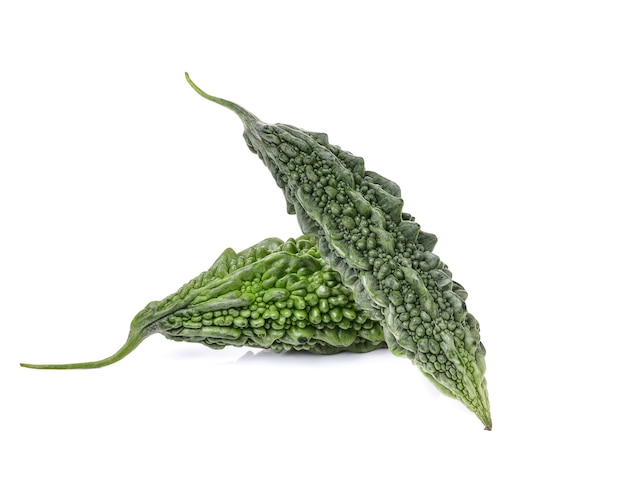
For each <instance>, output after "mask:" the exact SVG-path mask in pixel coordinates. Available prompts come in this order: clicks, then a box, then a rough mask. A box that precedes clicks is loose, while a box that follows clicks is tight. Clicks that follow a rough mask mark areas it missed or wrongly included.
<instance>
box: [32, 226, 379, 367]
mask: <svg viewBox="0 0 626 477" xmlns="http://www.w3.org/2000/svg"><path fill="white" fill-rule="evenodd" d="M155 333H160V334H162V335H164V336H165V337H166V338H169V339H172V340H176V341H188V342H197V343H201V344H204V345H206V346H209V347H211V348H214V349H222V348H224V347H225V346H228V345H231V346H248V347H254V348H263V349H271V350H273V351H276V352H281V351H288V350H296V351H300V350H305V351H309V352H312V353H316V354H333V353H338V352H340V351H353V352H367V351H371V350H374V349H377V348H384V347H385V346H386V342H385V339H384V336H383V332H382V328H381V326H380V323H378V322H376V321H373V320H371V319H370V317H369V314H368V313H367V312H366V311H365V310H361V309H359V308H358V307H357V306H356V304H355V303H354V299H353V296H352V291H351V290H350V289H349V288H347V287H346V286H345V285H343V284H342V283H341V280H340V277H339V274H338V273H337V272H336V271H335V270H333V269H332V268H331V267H330V266H328V264H326V263H325V262H324V261H323V260H322V259H321V257H320V254H319V252H318V250H317V245H316V243H315V240H314V239H313V238H312V237H311V236H307V235H303V236H302V237H299V238H297V239H289V240H287V241H285V242H283V241H281V240H279V239H277V238H271V239H266V240H263V241H261V242H259V243H257V244H256V245H253V246H252V247H249V248H247V249H246V250H244V251H242V252H240V253H235V252H234V251H233V250H232V249H230V248H229V249H226V250H225V251H224V252H223V253H222V254H221V255H220V256H219V258H218V259H217V260H216V261H215V263H214V264H213V265H212V266H211V267H210V268H209V269H208V270H207V271H205V272H204V273H202V274H200V275H199V276H198V277H196V278H194V279H193V280H190V281H189V282H188V283H187V284H185V285H184V286H183V287H181V288H180V289H179V290H178V291H177V292H176V293H173V294H172V295H170V296H168V297H167V298H165V299H163V300H161V301H154V302H151V303H149V304H148V305H147V306H146V307H145V308H144V309H143V310H142V311H140V312H139V313H138V314H137V315H136V316H135V318H134V319H133V321H132V322H131V325H130V332H129V334H128V339H127V341H126V343H125V344H124V345H123V346H122V347H121V348H120V350H119V351H117V352H116V353H115V354H113V355H112V356H110V357H108V358H105V359H102V360H99V361H90V362H84V363H72V364H41V365H37V364H26V363H22V366H24V367H28V368H38V369H75V368H99V367H102V366H107V365H109V364H112V363H115V362H117V361H119V360H120V359H122V358H124V357H125V356H127V355H128V354H129V353H130V352H131V351H133V350H134V349H135V348H136V347H137V346H138V345H139V344H140V343H141V342H142V341H143V340H144V339H146V338H147V337H148V336H151V335H153V334H155Z"/></svg>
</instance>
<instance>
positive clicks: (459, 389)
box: [187, 76, 492, 429]
mask: <svg viewBox="0 0 626 477" xmlns="http://www.w3.org/2000/svg"><path fill="white" fill-rule="evenodd" d="M187 79H188V81H189V83H190V84H191V86H192V87H193V88H194V89H195V90H196V91H197V92H198V93H199V94H200V95H201V96H203V97H205V98H207V99H209V100H211V101H213V102H216V103H218V104H221V105H222V106H225V107H227V108H228V109H230V110H232V111H234V112H235V113H236V114H237V115H238V116H239V117H240V119H241V120H242V122H243V124H244V139H245V141H246V144H247V145H248V147H249V149H250V150H251V151H252V152H253V153H255V154H257V155H258V156H259V157H260V158H261V160H262V161H263V163H264V164H265V165H266V166H267V167H268V169H269V170H270V172H271V173H272V175H273V177H274V179H275V181H276V183H277V185H278V186H279V187H280V188H281V189H282V190H283V192H284V195H285V199H286V201H287V210H288V212H290V213H292V214H296V215H297V218H298V221H299V224H300V226H301V228H302V231H303V232H304V233H305V234H312V235H313V236H315V237H316V239H317V243H318V246H319V250H320V253H321V256H322V258H323V259H324V260H326V261H327V262H328V263H329V264H330V265H331V266H332V267H333V268H334V269H336V270H337V271H338V272H339V273H340V275H341V278H342V281H343V283H344V284H346V285H347V286H349V287H350V288H351V289H352V290H353V291H354V294H355V299H356V302H357V304H358V306H359V307H360V308H361V309H363V310H366V311H367V312H368V313H369V314H370V315H371V317H372V319H373V320H375V321H377V322H380V323H381V324H382V328H383V332H384V336H385V340H386V342H387V345H388V347H389V349H390V350H391V351H392V352H393V353H394V354H396V355H398V356H404V357H407V358H409V359H410V360H411V361H412V362H413V363H414V364H416V365H417V366H418V367H419V369H420V370H421V371H422V372H423V373H424V375H425V376H426V377H427V378H429V379H430V381H431V382H432V383H433V384H434V385H435V386H436V387H437V388H438V389H439V390H440V391H442V392H443V393H444V394H446V395H448V396H450V397H453V398H456V399H458V400H460V401H461V402H462V403H463V404H465V405H466V406H467V407H468V408H469V409H470V410H471V411H473V412H474V413H475V414H476V415H477V417H478V418H479V419H480V420H481V422H482V423H483V424H484V425H485V428H486V429H491V426H492V422H491V414H490V409H489V399H488V395H487V383H486V380H485V359H484V358H485V348H484V346H483V344H482V343H481V341H480V334H479V325H478V322H477V321H476V320H475V319H474V317H473V316H472V315H471V314H469V313H468V312H467V308H466V305H465V299H466V298H467V293H466V292H465V290H464V289H463V287H461V286H460V285H459V284H458V283H456V282H454V281H453V280H452V274H451V273H450V271H449V270H448V268H447V266H446V265H445V264H444V263H442V262H441V260H440V259H439V257H438V256H437V255H435V254H434V253H433V248H434V245H435V243H436V239H435V237H434V236H433V235H431V234H426V233H423V232H422V231H421V230H420V227H419V225H418V224H417V223H415V222H414V221H413V218H412V217H411V216H410V215H409V214H406V213H403V212H402V208H403V200H402V198H401V196H400V188H399V187H398V185H397V184H395V183H394V182H392V181H390V180H389V179H386V178H384V177H382V176H380V175H378V174H376V173H373V172H370V171H366V170H365V168H364V162H363V159H362V158H360V157H356V156H354V155H352V154H351V153H349V152H347V151H343V150H342V149H340V148H339V147H337V146H334V145H331V144H329V142H328V137H327V136H326V134H323V133H315V132H310V131H305V130H302V129H299V128H297V127H294V126H289V125H285V124H266V123H263V122H262V121H260V120H259V119H258V118H257V117H256V116H254V115H253V114H251V113H249V112H248V111H246V110H245V109H243V108H242V107H240V106H238V105H237V104H234V103H232V102H230V101H227V100H224V99H221V98H216V97H214V96H211V95H208V94H206V93H204V92H203V91H202V90H200V89H199V88H198V87H197V86H196V85H195V84H193V82H192V81H191V80H190V79H189V77H188V76H187Z"/></svg>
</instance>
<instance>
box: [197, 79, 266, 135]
mask: <svg viewBox="0 0 626 477" xmlns="http://www.w3.org/2000/svg"><path fill="white" fill-rule="evenodd" d="M185 78H186V79H187V82H188V83H189V84H190V85H191V87H192V88H193V89H194V90H195V91H196V92H197V93H198V94H199V95H200V96H202V97H203V98H205V99H208V100H209V101H213V102H214V103H217V104H220V105H222V106H224V107H225V108H228V109H230V110H231V111H233V112H234V113H235V114H236V115H237V116H239V118H240V119H241V121H242V122H243V123H244V125H246V126H248V127H250V126H251V125H253V124H255V123H259V122H261V121H259V118H257V117H256V116H255V115H254V114H252V113H251V112H249V111H246V110H245V109H244V108H242V107H241V106H239V105H238V104H236V103H233V102H232V101H228V100H227V99H222V98H218V97H217V96H212V95H210V94H207V93H205V92H204V91H202V90H201V89H200V88H199V87H198V86H196V84H195V83H194V82H193V81H191V78H190V77H189V74H188V73H185Z"/></svg>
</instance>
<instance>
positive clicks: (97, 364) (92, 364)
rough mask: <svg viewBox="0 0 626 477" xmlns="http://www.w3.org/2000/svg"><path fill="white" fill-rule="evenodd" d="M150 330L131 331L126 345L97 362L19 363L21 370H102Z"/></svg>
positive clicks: (143, 338)
mask: <svg viewBox="0 0 626 477" xmlns="http://www.w3.org/2000/svg"><path fill="white" fill-rule="evenodd" d="M153 333H154V331H152V330H131V331H130V333H129V334H128V339H127V340H126V343H124V345H123V346H122V347H121V348H120V349H119V350H118V351H117V352H116V353H114V354H112V355H111V356H109V357H108V358H104V359H101V360H99V361H87V362H84V363H68V364H29V363H20V366H22V367H23V368H32V369H92V368H102V367H103V366H108V365H109V364H113V363H116V362H118V361H119V360H121V359H122V358H124V357H126V356H128V355H129V354H130V353H131V352H132V351H133V350H134V349H135V348H137V346H139V344H140V343H141V342H142V341H143V340H145V339H146V338H147V337H148V336H150V335H151V334H153Z"/></svg>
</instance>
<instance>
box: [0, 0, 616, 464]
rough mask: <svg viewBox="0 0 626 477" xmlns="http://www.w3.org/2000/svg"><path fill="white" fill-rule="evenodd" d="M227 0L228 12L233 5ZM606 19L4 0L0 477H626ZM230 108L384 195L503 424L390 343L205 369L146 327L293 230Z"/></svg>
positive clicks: (604, 5) (434, 5)
mask: <svg viewBox="0 0 626 477" xmlns="http://www.w3.org/2000/svg"><path fill="white" fill-rule="evenodd" d="M226 4H227V5H229V6H228V7H225V6H223V5H226ZM625 24H626V12H625V8H624V3H623V2H619V1H615V2H609V1H586V2H585V1H575V0H572V1H567V2H566V1H563V2H557V1H549V0H543V1H532V0H527V1H524V2H505V1H493V2H486V1H466V2H448V1H439V2H423V1H417V2H408V1H406V2H402V1H394V0H386V1H385V2H366V1H364V2H342V1H339V0H333V1H322V0H317V1H316V2H306V5H305V4H304V2H293V1H292V2H286V1H285V2H279V1H272V0H265V1H262V2H252V1H235V0H231V1H229V2H213V1H206V2H195V3H194V2H187V1H180V0H177V1H176V2H158V1H154V2H137V1H135V2H133V1H124V2H122V1H108V2H84V1H81V2H78V1H77V2H69V1H55V2H47V1H46V2H43V1H40V2H34V1H33V2H17V1H14V2H11V1H8V2H3V4H2V7H1V8H0V44H1V45H2V47H1V50H0V60H1V61H0V70H1V74H0V82H1V83H0V86H1V87H0V101H1V103H0V121H1V122H0V128H1V129H0V131H1V132H0V135H1V138H0V160H1V168H2V169H1V171H0V181H1V182H0V194H1V202H0V204H1V205H0V206H1V214H2V215H1V218H2V232H1V236H0V240H1V252H0V253H1V254H2V255H1V264H0V274H1V275H0V279H1V283H0V285H1V287H0V290H1V293H2V308H1V310H2V311H1V312H0V316H1V319H2V328H1V329H2V346H1V348H0V349H1V353H2V356H1V368H0V372H1V376H2V384H1V387H2V390H1V395H0V400H1V401H2V402H1V403H0V417H1V423H0V435H1V437H2V441H3V443H2V444H1V445H0V449H1V451H0V453H1V454H2V457H1V458H0V474H2V475H6V476H34V475H64V476H84V475H90V476H111V475H156V476H160V475H179V476H191V475H248V476H252V475H281V476H282V475H305V476H307V475H320V474H321V473H323V474H324V475H383V474H384V475H432V474H433V473H435V472H436V473H437V475H464V476H473V475H476V476H478V475H480V476H502V475H566V474H567V473H569V472H571V471H581V472H582V473H589V474H592V475H603V476H614V475H615V476H617V475H624V473H625V472H626V466H625V465H624V461H623V458H621V457H620V453H622V452H623V444H624V437H623V432H624V427H625V425H626V419H625V411H624V406H623V401H624V399H623V394H622V391H621V389H622V386H623V383H624V377H625V373H624V353H623V350H624V336H625V332H626V327H625V325H624V321H625V318H626V316H625V314H626V312H625V307H624V276H625V265H626V263H625V256H624V255H625V254H624V232H623V222H624V218H623V216H624V213H623V206H624V203H626V201H625V193H624V191H623V188H624V178H625V177H626V176H625V174H624V172H623V169H622V168H621V167H620V166H621V164H620V163H623V162H624V159H626V142H625V132H626V93H625V91H626V88H625V85H626V67H625V60H626V33H625V32H626V29H625V27H624V25H625ZM185 71H188V72H189V73H190V75H191V77H192V78H193V79H194V80H195V82H196V83H197V84H198V85H199V86H200V87H202V88H203V89H205V90H206V91H207V92H209V93H211V94H214V95H217V96H221V97H224V98H228V99H231V100H233V101H235V102H237V103H239V104H241V105H242V106H244V107H246V108H247V109H249V110H250V111H252V112H253V113H255V114H256V115H258V116H259V117H260V118H262V119H263V120H265V121H267V122H283V123H289V124H293V125H296V126H299V127H301V128H305V129H309V130H313V131H324V132H326V133H328V134H329V137H330V140H331V142H332V143H334V144H337V145H339V146H341V147H343V148H344V149H347V150H349V151H351V152H353V153H355V154H357V155H361V156H363V157H364V158H365V162H366V167H367V168H368V169H370V170H374V171H376V172H379V173H380V174H383V175H384V176H387V177H389V178H391V179H393V180H395V181H396V182H397V183H398V184H399V185H400V186H401V187H402V191H403V197H404V199H405V204H406V210H407V211H409V212H410V213H412V214H413V215H415V216H416V217H417V221H418V222H419V223H420V224H421V225H422V227H423V228H424V229H425V230H427V231H429V232H433V233H435V234H437V236H438V237H439V243H438V245H437V248H436V252H438V254H439V255H440V256H441V258H442V259H443V261H444V262H446V263H447V264H448V266H449V267H450V269H451V270H452V271H453V272H454V276H455V279H456V280H457V281H459V282H461V283H462V284H463V285H464V286H465V288H466V289H467V290H468V291H469V299H468V302H467V304H468V308H469V309H470V311H472V312H473V314H474V315H475V316H476V318H477V319H478V320H479V322H480V323H481V329H482V339H483V342H484V343H485V346H486V348H487V366H488V371H487V377H488V382H489V391H490V397H491V404H492V414H493V421H494V430H493V431H492V432H485V431H483V430H482V426H481V424H480V422H479V421H478V420H477V419H476V418H475V417H474V416H473V415H472V414H471V413H470V412H469V411H466V410H465V408H464V407H463V406H461V405H460V404H458V403H457V402H455V401H453V400H450V399H448V398H445V397H441V396H440V395H439V394H438V393H437V392H436V391H434V389H432V386H431V385H430V384H429V383H428V382H427V381H426V379H425V378H423V377H422V376H421V375H420V373H419V371H418V370H417V368H415V367H414V366H413V365H412V364H411V363H409V362H408V361H406V362H405V361H403V360H401V359H399V358H395V357H393V356H391V355H390V354H389V353H388V352H387V351H379V352H375V353H371V354H368V355H340V356H333V357H312V356H305V355H287V356H282V355H273V354H271V353H269V352H259V351H252V350H249V349H227V350H223V351H214V350H210V349H208V348H203V347H201V346H199V345H193V344H186V343H175V342H172V341H168V340H165V339H163V338H162V337H160V336H155V337H151V338H149V339H148V340H146V341H145V342H144V343H143V344H142V345H141V346H140V347H139V348H138V349H137V350H136V351H135V352H134V353H133V354H131V355H130V356H129V357H128V358H126V359H125V360H123V361H121V362H119V363H117V364H115V365H113V366H110V367H108V368H104V369H99V370H89V371H72V372H54V371H36V370H29V369H23V368H20V367H19V366H18V363H19V362H23V361H27V362H67V361H83V360H92V359H98V358H102V357H105V356H108V355H109V354H111V353H112V352H114V351H115V350H117V348H118V347H119V346H120V345H121V344H122V342H123V341H124V339H125V337H126V333H127V329H128V324H129V323H130V320H131V319H132V317H133V316H134V315H135V313H136V312H138V311H139V310H140V309H141V308H143V306H144V305H145V304H146V303H148V302H149V301H151V300H157V299H161V298H163V297H165V296H166V295H168V294H170V293H172V292H174V291H176V290H177V289H178V287H179V286H181V285H182V284H183V283H185V282H186V281H187V280H189V279H191V278H192V277H194V276H196V275H197V274H199V273H200V272H202V271H203V270H205V269H206V268H208V267H209V266H210V265H211V264H212V263H213V261H214V260H215V258H217V256H218V255H219V254H220V253H221V251H222V250H223V249H224V248H226V247H233V248H234V249H236V250H241V249H243V248H245V247H248V246H249V245H252V244H253V243H256V242H257V241H259V240H261V239H263V238H266V237H270V236H277V237H280V238H283V239H286V238H288V237H291V236H295V235H298V234H299V229H298V225H297V221H296V219H295V217H294V216H288V215H287V214H286V213H285V205H284V201H283V199H282V193H281V191H280V190H279V189H278V188H277V187H276V186H275V184H274V182H273V179H272V178H271V176H270V174H269V172H268V171H267V170H265V169H264V167H263V165H262V163H261V162H260V160H259V159H258V158H256V157H255V156H253V155H252V154H251V153H250V152H249V151H248V150H247V148H246V146H245V144H244V142H243V139H242V138H241V133H242V127H241V123H240V122H239V120H238V119H237V118H236V116H235V115H234V114H232V113H231V112H229V111H227V110H226V109H223V108H221V107H219V106H217V105H215V104H212V103H210V102H208V101H206V100H204V99H202V98H200V97H199V96H198V95H197V94H196V93H195V92H193V90H192V89H191V88H190V87H189V86H188V85H187V83H186V82H185V79H184V72H185Z"/></svg>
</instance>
